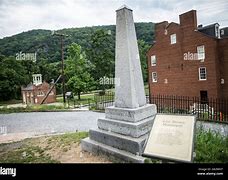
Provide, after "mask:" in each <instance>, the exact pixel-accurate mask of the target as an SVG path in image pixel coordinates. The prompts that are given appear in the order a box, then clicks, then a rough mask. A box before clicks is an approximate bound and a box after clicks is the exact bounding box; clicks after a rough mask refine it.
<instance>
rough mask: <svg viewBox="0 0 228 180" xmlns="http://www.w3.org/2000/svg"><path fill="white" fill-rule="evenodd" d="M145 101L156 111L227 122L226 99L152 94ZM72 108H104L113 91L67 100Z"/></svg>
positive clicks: (227, 104)
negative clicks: (154, 106) (79, 99)
mask: <svg viewBox="0 0 228 180" xmlns="http://www.w3.org/2000/svg"><path fill="white" fill-rule="evenodd" d="M146 98H147V103H151V104H156V105H157V111H158V113H170V114H195V115H197V118H198V120H209V121H217V122H225V123H228V99H215V98H214V99H213V98H210V99H206V100H205V99H204V100H201V99H200V98H199V97H188V96H168V95H152V96H151V97H150V98H149V96H147V97H146ZM68 105H69V106H71V107H74V108H77V107H82V106H87V107H89V108H90V109H96V110H104V109H105V108H106V107H108V106H113V105H114V93H113V92H110V91H107V92H105V93H104V94H99V93H96V94H94V98H92V99H85V100H84V102H82V101H80V102H78V101H77V100H73V101H68Z"/></svg>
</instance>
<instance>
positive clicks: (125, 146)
mask: <svg viewBox="0 0 228 180" xmlns="http://www.w3.org/2000/svg"><path fill="white" fill-rule="evenodd" d="M144 112H145V113H144ZM156 112H157V109H156V105H154V104H147V105H145V106H143V107H140V108H136V109H127V108H115V107H109V108H107V109H106V111H105V118H103V119H98V122H97V123H98V129H90V131H89V137H88V138H86V139H83V140H82V141H81V147H82V149H83V150H85V151H89V152H92V153H95V154H99V153H102V154H105V155H108V156H114V157H115V158H117V159H120V160H123V161H125V162H133V163H143V162H144V160H145V158H143V157H142V156H141V155H142V153H143V149H144V144H145V141H146V139H147V138H148V133H149V132H150V130H151V128H152V125H153V121H154V118H155V115H156ZM120 114H121V116H122V120H121V116H120ZM144 114H147V116H145V115H144ZM112 117H115V118H117V119H112ZM140 117H141V118H140Z"/></svg>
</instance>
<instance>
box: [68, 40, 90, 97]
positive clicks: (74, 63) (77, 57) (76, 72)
mask: <svg viewBox="0 0 228 180" xmlns="http://www.w3.org/2000/svg"><path fill="white" fill-rule="evenodd" d="M67 53H68V56H67V60H66V61H65V62H66V70H65V74H66V79H68V81H67V83H66V85H67V87H68V88H69V89H71V90H72V91H73V92H74V93H76V94H77V95H78V99H81V98H80V94H81V92H85V91H88V90H89V89H90V88H91V87H92V85H93V78H92V77H91V76H90V73H89V71H88V70H89V67H90V66H89V62H88V60H87V59H86V54H85V52H83V51H82V49H81V46H80V45H78V44H76V43H72V44H71V45H70V46H69V48H68V51H67Z"/></svg>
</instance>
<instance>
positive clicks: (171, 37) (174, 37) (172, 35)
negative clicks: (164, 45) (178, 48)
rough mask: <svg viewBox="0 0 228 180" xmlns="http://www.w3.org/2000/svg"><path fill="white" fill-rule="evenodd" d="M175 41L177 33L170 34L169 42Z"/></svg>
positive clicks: (173, 42)
mask: <svg viewBox="0 0 228 180" xmlns="http://www.w3.org/2000/svg"><path fill="white" fill-rule="evenodd" d="M176 43H177V35H176V34H171V35H170V44H176Z"/></svg>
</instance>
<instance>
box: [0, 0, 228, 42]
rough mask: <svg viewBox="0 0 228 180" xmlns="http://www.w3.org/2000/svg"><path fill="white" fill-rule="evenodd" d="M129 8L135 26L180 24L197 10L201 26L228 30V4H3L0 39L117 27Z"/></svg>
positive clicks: (209, 0) (186, 0)
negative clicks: (121, 10)
mask: <svg viewBox="0 0 228 180" xmlns="http://www.w3.org/2000/svg"><path fill="white" fill-rule="evenodd" d="M123 4H126V5H127V6H128V7H130V8H131V9H132V10H133V12H134V20H135V22H160V21H164V20H167V21H169V22H171V21H174V22H177V23H178V22H179V19H178V18H179V14H181V13H184V12H186V11H189V10H191V9H195V10H197V15H198V24H203V25H207V24H210V23H214V22H218V23H219V24H220V25H221V26H222V27H224V26H228V1H227V0H183V1H182V0H0V38H3V37H6V36H11V35H14V34H18V33H20V32H23V31H28V30H32V29H50V30H56V29H62V28H70V27H84V26H92V25H110V24H115V18H116V16H115V10H116V9H118V8H119V7H120V6H122V5H123Z"/></svg>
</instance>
